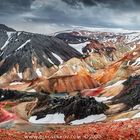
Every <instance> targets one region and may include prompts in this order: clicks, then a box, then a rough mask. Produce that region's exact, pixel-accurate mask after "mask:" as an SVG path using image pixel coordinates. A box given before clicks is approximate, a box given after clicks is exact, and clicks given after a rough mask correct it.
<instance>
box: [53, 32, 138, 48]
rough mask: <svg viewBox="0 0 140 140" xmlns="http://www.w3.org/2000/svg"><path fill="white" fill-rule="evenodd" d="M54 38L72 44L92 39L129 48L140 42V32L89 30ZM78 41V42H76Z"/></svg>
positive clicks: (63, 34)
mask: <svg viewBox="0 0 140 140" xmlns="http://www.w3.org/2000/svg"><path fill="white" fill-rule="evenodd" d="M54 36H56V37H58V38H60V39H62V40H64V41H66V42H68V43H70V44H75V43H83V42H85V41H89V40H92V39H95V40H98V41H101V42H112V43H114V44H117V45H122V46H126V45H127V47H129V46H130V47H133V45H134V44H137V43H139V42H140V33H139V32H130V33H115V32H98V31H88V30H74V31H69V32H63V33H62V32H61V33H57V34H54ZM75 40H76V41H75Z"/></svg>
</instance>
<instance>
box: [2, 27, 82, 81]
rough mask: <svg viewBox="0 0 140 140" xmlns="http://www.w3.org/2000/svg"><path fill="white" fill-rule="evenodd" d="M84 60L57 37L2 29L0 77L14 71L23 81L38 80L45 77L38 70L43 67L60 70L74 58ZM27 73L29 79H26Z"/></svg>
mask: <svg viewBox="0 0 140 140" xmlns="http://www.w3.org/2000/svg"><path fill="white" fill-rule="evenodd" d="M81 56H82V55H81V54H80V53H79V52H78V51H76V50H75V49H74V48H72V47H71V46H69V45H68V44H66V43H65V42H63V41H62V40H60V39H58V38H56V37H51V36H46V35H41V34H33V33H29V32H24V31H20V32H19V31H15V30H13V29H11V28H9V27H6V26H5V25H0V76H2V75H4V74H11V71H12V73H13V72H14V73H17V74H18V76H19V77H20V78H21V79H22V78H23V79H26V78H25V77H28V78H27V79H34V78H35V77H37V75H39V74H41V72H40V70H39V69H37V68H39V67H46V68H50V67H52V66H56V67H57V66H58V65H60V64H61V63H63V62H65V61H67V60H69V59H71V58H73V57H76V58H80V57H81ZM26 72H27V73H28V76H24V74H23V73H26ZM25 75H26V74H25ZM13 80H14V79H13Z"/></svg>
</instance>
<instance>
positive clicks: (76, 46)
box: [69, 41, 90, 53]
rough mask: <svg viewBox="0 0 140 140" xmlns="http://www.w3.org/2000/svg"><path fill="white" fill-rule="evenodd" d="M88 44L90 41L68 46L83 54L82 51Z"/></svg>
mask: <svg viewBox="0 0 140 140" xmlns="http://www.w3.org/2000/svg"><path fill="white" fill-rule="evenodd" d="M87 44H90V41H87V42H84V43H79V44H69V45H70V46H71V47H73V48H74V49H76V50H77V51H78V52H80V53H83V52H82V49H83V48H84V47H85V46H86V45H87Z"/></svg>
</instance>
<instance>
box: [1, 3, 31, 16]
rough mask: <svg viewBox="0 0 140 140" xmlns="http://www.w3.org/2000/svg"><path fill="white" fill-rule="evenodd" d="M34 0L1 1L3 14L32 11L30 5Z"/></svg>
mask: <svg viewBox="0 0 140 140" xmlns="http://www.w3.org/2000/svg"><path fill="white" fill-rule="evenodd" d="M33 1H34V0H0V13H1V14H17V13H19V12H25V11H26V10H30V5H31V4H32V2H33Z"/></svg>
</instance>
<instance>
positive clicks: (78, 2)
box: [0, 0, 140, 30]
mask: <svg viewBox="0 0 140 140" xmlns="http://www.w3.org/2000/svg"><path fill="white" fill-rule="evenodd" d="M139 14H140V0H0V21H3V22H5V23H10V24H11V25H14V26H15V27H16V26H17V27H18V26H19V28H20V27H24V28H25V27H26V24H27V25H32V24H33V25H34V28H35V27H39V25H40V26H42V25H44V24H46V25H48V26H49V27H50V26H51V25H52V24H55V27H56V26H58V28H59V27H60V26H63V27H68V26H87V27H107V28H126V29H129V28H132V29H137V28H140V27H139V24H138V23H139V22H140V16H139ZM23 24H25V26H23ZM32 28H33V27H31V29H32ZM42 28H43V27H42ZM22 30H24V29H22Z"/></svg>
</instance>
